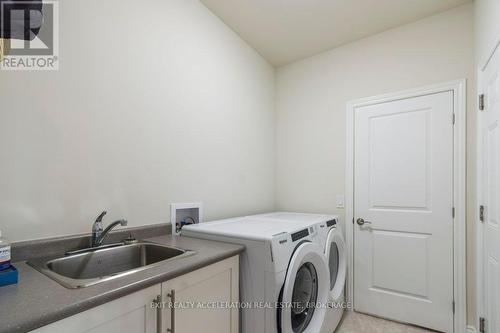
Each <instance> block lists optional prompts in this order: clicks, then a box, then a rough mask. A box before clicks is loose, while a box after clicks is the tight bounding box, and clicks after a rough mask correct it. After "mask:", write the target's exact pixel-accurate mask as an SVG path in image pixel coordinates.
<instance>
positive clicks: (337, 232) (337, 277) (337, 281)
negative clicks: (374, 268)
mask: <svg viewBox="0 0 500 333" xmlns="http://www.w3.org/2000/svg"><path fill="white" fill-rule="evenodd" d="M255 216H258V217H261V218H268V219H271V220H278V221H289V222H293V223H302V224H303V225H316V226H318V230H319V237H318V238H317V240H318V241H319V244H320V245H321V247H322V248H323V249H324V252H325V256H326V259H327V262H328V267H329V271H330V282H329V294H328V306H329V307H328V309H327V312H326V316H325V322H324V324H323V327H322V329H321V333H332V332H333V331H334V330H335V329H336V328H337V326H338V324H339V322H340V320H341V319H342V315H343V313H344V310H345V303H344V302H345V296H344V295H345V294H344V288H345V282H346V275H347V257H346V256H347V254H346V245H345V240H344V235H343V230H342V228H341V226H340V224H339V223H338V221H339V218H338V216H337V215H320V214H303V213H288V212H275V213H268V214H260V215H255Z"/></svg>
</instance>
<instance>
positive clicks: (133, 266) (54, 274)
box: [28, 242, 194, 288]
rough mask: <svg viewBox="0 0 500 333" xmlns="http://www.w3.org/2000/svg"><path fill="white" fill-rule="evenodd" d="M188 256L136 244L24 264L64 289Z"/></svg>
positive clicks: (143, 243) (156, 246)
mask: <svg viewBox="0 0 500 333" xmlns="http://www.w3.org/2000/svg"><path fill="white" fill-rule="evenodd" d="M192 254H194V252H193V251H189V250H183V249H179V248H175V247H170V246H165V245H160V244H155V243H147V242H140V243H136V244H130V245H121V246H115V247H111V248H102V249H95V250H90V251H89V252H84V253H79V254H74V255H67V256H63V257H58V258H49V259H47V258H46V259H37V260H32V261H30V262H28V264H29V265H31V266H32V267H34V268H35V269H37V270H39V271H40V272H42V273H43V274H45V275H47V276H48V277H50V278H52V279H53V280H55V281H57V282H59V283H60V284H62V285H63V286H65V287H67V288H83V287H88V286H91V285H94V284H96V283H100V282H104V281H109V280H111V279H116V278H119V277H122V276H125V275H129V274H132V273H135V272H138V271H142V270H144V269H148V268H151V267H154V266H157V265H160V264H162V263H164V262H166V261H170V260H174V259H180V258H183V257H186V256H189V255H192Z"/></svg>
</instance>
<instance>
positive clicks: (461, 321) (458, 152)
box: [345, 79, 467, 332]
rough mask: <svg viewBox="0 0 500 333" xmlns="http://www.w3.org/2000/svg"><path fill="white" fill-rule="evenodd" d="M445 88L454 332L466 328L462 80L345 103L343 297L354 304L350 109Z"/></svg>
mask: <svg viewBox="0 0 500 333" xmlns="http://www.w3.org/2000/svg"><path fill="white" fill-rule="evenodd" d="M445 91H453V95H454V107H455V109H454V113H455V127H454V131H453V132H454V140H453V141H454V142H453V147H454V148H453V149H454V153H453V165H454V179H453V181H454V186H453V187H454V193H453V202H454V206H455V219H454V225H455V228H454V235H453V243H454V283H453V286H454V288H453V294H454V299H455V319H454V327H455V329H454V332H465V331H466V306H467V304H466V288H467V286H466V107H467V104H466V95H467V94H466V80H465V79H462V80H457V81H451V82H446V83H441V84H436V85H431V86H426V87H421V88H417V89H411V90H405V91H401V92H396V93H390V94H385V95H380V96H374V97H368V98H363V99H358V100H355V101H350V102H348V103H347V110H346V120H347V124H346V125H347V130H346V133H347V137H346V144H347V146H346V176H345V179H346V188H345V195H346V197H345V214H346V216H345V226H346V244H347V255H348V275H347V299H348V301H350V302H352V304H353V306H354V302H353V301H354V298H353V295H354V289H353V287H354V286H353V284H354V274H353V267H354V258H353V250H354V248H353V233H354V229H353V224H352V221H353V218H354V202H353V201H354V187H353V186H354V110H355V109H356V108H359V107H363V106H368V105H373V104H378V103H384V102H389V101H394V100H401V99H406V98H411V97H417V96H424V95H429V94H435V93H440V92H445Z"/></svg>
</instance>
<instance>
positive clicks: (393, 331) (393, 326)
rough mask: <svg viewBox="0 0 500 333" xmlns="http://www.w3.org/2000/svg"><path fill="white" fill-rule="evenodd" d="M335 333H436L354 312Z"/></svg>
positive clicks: (342, 322)
mask: <svg viewBox="0 0 500 333" xmlns="http://www.w3.org/2000/svg"><path fill="white" fill-rule="evenodd" d="M335 333H436V332H435V331H429V330H425V329H422V328H419V327H415V326H409V325H404V324H399V323H395V322H392V321H389V320H385V319H380V318H375V317H372V316H367V315H364V314H361V313H356V312H354V311H349V312H347V313H346V314H345V315H344V318H343V319H342V321H341V322H340V325H339V327H338V328H337V330H336V331H335Z"/></svg>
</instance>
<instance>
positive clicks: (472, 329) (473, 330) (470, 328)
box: [466, 325, 477, 333]
mask: <svg viewBox="0 0 500 333" xmlns="http://www.w3.org/2000/svg"><path fill="white" fill-rule="evenodd" d="M466 332H467V333H476V332H477V331H476V328H475V327H474V326H470V325H467V329H466Z"/></svg>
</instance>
